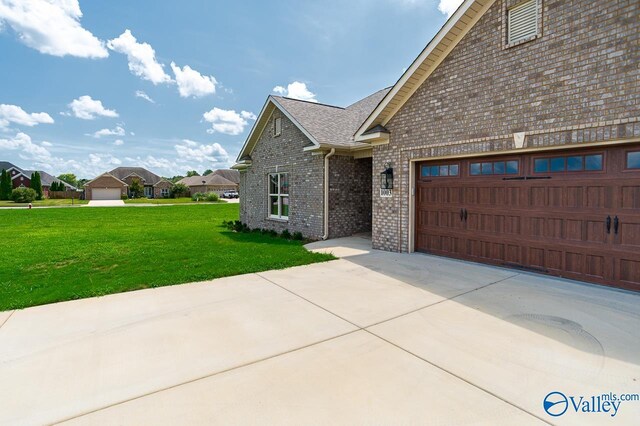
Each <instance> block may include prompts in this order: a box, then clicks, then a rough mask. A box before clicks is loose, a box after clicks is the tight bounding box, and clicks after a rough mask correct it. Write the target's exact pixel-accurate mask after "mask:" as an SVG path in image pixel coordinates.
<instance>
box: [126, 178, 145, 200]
mask: <svg viewBox="0 0 640 426" xmlns="http://www.w3.org/2000/svg"><path fill="white" fill-rule="evenodd" d="M129 192H130V193H131V196H132V197H133V198H140V197H142V195H143V194H144V187H143V186H142V185H140V181H139V180H138V179H133V180H132V181H131V185H129Z"/></svg>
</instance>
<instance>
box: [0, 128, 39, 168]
mask: <svg viewBox="0 0 640 426" xmlns="http://www.w3.org/2000/svg"><path fill="white" fill-rule="evenodd" d="M0 149H3V150H5V149H6V150H10V151H19V154H18V155H19V156H20V158H22V159H23V160H34V161H45V160H49V159H50V158H51V153H50V152H49V150H48V149H47V148H45V147H44V146H42V145H38V144H36V143H34V142H33V141H32V140H31V137H30V136H29V135H27V134H25V133H22V132H20V133H18V134H17V135H16V136H14V137H13V138H10V139H0Z"/></svg>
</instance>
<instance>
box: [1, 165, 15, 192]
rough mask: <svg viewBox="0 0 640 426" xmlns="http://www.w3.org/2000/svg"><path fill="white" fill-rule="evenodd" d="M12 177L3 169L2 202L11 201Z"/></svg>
mask: <svg viewBox="0 0 640 426" xmlns="http://www.w3.org/2000/svg"><path fill="white" fill-rule="evenodd" d="M11 186H12V185H11V176H9V173H7V171H6V170H4V169H2V175H0V200H10V199H11V189H12V188H11Z"/></svg>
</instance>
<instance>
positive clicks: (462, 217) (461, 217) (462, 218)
mask: <svg viewBox="0 0 640 426" xmlns="http://www.w3.org/2000/svg"><path fill="white" fill-rule="evenodd" d="M463 220H464V209H460V221H463Z"/></svg>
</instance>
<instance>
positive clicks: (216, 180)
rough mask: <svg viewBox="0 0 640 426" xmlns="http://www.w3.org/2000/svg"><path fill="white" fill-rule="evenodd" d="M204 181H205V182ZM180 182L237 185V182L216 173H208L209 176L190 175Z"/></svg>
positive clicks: (192, 184) (186, 183)
mask: <svg viewBox="0 0 640 426" xmlns="http://www.w3.org/2000/svg"><path fill="white" fill-rule="evenodd" d="M203 181H204V183H203ZM178 183H182V184H184V185H187V186H203V185H205V186H209V185H219V186H236V185H237V183H235V182H233V181H230V180H229V179H225V178H224V177H223V176H220V175H216V174H213V173H211V174H208V175H207V176H189V177H186V178H182V179H180V180H179V181H178Z"/></svg>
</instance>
